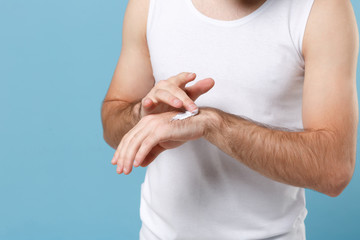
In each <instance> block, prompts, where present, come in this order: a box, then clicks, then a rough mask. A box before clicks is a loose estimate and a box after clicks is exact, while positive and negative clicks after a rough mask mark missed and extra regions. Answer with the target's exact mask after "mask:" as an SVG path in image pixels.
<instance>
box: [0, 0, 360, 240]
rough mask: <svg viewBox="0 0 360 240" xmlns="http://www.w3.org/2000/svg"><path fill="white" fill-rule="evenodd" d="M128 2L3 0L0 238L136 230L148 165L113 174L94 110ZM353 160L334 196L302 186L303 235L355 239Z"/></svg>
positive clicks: (358, 235)
mask: <svg viewBox="0 0 360 240" xmlns="http://www.w3.org/2000/svg"><path fill="white" fill-rule="evenodd" d="M352 3H353V6H354V10H355V13H356V15H357V19H358V24H359V25H360V22H359V20H360V3H359V1H355V0H353V1H352ZM126 5H127V1H125V0H108V1H100V0H86V1H85V0H77V1H70V0H62V1H50V0H32V1H29V0H6V1H5V0H0V43H1V44H0V109H1V115H0V146H1V147H0V239H6V240H13V239H22V240H24V239H87V240H90V239H137V238H138V232H139V229H140V226H141V222H140V218H139V204H140V184H141V183H142V182H143V178H144V174H145V169H144V168H137V169H135V171H134V172H133V173H131V174H130V175H128V176H125V175H123V174H122V175H120V176H119V175H117V174H116V172H115V167H114V166H112V165H111V164H110V160H111V157H112V154H113V150H112V149H111V148H110V147H109V146H107V145H106V144H105V142H104V141H103V138H102V126H101V118H100V107H101V102H102V100H103V98H104V96H105V93H106V91H107V88H108V86H109V83H110V80H111V77H112V74H113V71H114V69H115V65H116V62H117V60H118V56H119V54H120V49H121V31H122V20H123V16H124V12H125V8H126ZM358 69H359V68H358ZM357 74H358V76H360V72H359V71H358V73H357ZM358 80H359V78H358ZM358 85H359V82H358ZM359 144H360V142H359V140H358V147H359ZM358 165H359V159H357V167H356V170H355V173H354V176H353V179H352V182H351V183H350V185H349V186H348V187H347V188H346V189H345V191H344V192H343V193H342V194H341V195H340V196H339V197H337V198H330V197H327V196H325V195H322V194H319V193H316V192H314V191H307V206H308V210H309V214H308V217H307V219H306V225H307V237H308V239H309V240H315V239H327V240H332V239H347V240H351V239H360V220H359V216H360V201H359V199H360V176H359V167H358Z"/></svg>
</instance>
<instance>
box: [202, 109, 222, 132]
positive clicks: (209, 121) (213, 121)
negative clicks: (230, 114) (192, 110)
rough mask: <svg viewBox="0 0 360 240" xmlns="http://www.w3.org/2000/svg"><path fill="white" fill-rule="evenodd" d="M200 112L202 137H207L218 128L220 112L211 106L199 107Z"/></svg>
mask: <svg viewBox="0 0 360 240" xmlns="http://www.w3.org/2000/svg"><path fill="white" fill-rule="evenodd" d="M199 110H200V114H201V115H202V116H203V119H202V123H203V124H204V125H203V128H204V133H203V137H204V138H205V139H209V138H210V137H211V136H212V135H213V134H214V133H215V132H217V131H218V130H219V129H220V125H221V122H222V120H221V119H222V118H221V115H220V112H219V111H217V109H215V108H211V107H200V108H199Z"/></svg>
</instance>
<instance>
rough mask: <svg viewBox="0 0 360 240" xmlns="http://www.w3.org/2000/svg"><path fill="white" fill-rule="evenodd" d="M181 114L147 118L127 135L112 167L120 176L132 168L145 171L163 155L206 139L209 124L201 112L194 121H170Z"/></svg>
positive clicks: (191, 119)
mask: <svg viewBox="0 0 360 240" xmlns="http://www.w3.org/2000/svg"><path fill="white" fill-rule="evenodd" d="M178 113H179V112H177V111H172V112H165V113H159V114H151V115H148V116H145V117H143V118H142V119H141V120H140V121H139V122H138V124H137V125H136V126H135V127H134V128H132V129H131V130H130V131H129V132H128V133H127V134H126V135H124V137H123V138H122V140H121V142H120V144H119V146H118V148H117V149H116V151H115V154H114V157H113V159H112V161H111V163H112V164H113V165H115V164H117V169H116V171H117V173H119V174H121V173H124V174H126V175H127V174H129V173H130V172H131V170H132V166H133V165H134V166H135V167H138V166H140V165H141V166H142V167H145V166H147V165H149V163H151V162H152V161H153V160H154V159H155V158H156V157H157V156H158V155H159V154H160V153H161V152H163V151H165V150H167V149H171V148H175V147H178V146H180V145H182V144H184V143H185V142H186V141H189V140H194V139H198V138H201V137H202V136H203V135H204V132H205V129H206V120H205V116H204V114H202V113H201V110H200V112H199V114H197V115H195V116H193V117H190V118H187V119H184V120H174V121H171V119H172V118H173V117H174V116H175V115H176V114H178ZM134 161H135V162H134Z"/></svg>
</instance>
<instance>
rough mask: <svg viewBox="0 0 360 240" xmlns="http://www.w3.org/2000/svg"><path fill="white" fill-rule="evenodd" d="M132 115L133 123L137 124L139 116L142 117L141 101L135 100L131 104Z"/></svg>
mask: <svg viewBox="0 0 360 240" xmlns="http://www.w3.org/2000/svg"><path fill="white" fill-rule="evenodd" d="M132 113H133V116H134V124H137V123H138V122H139V121H140V120H141V118H142V114H141V101H140V102H137V103H135V104H134V105H133V111H132Z"/></svg>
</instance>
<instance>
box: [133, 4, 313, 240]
mask: <svg viewBox="0 0 360 240" xmlns="http://www.w3.org/2000/svg"><path fill="white" fill-rule="evenodd" d="M313 1H314V0H267V1H266V2H265V3H264V4H263V5H262V6H260V7H259V8H258V9H257V10H255V11H254V12H252V13H251V14H249V15H247V16H245V17H243V18H240V19H237V20H233V21H223V20H216V19H213V18H210V17H207V16H205V15H203V14H202V13H201V12H199V11H198V10H197V9H196V8H195V7H194V5H193V3H192V1H191V0H150V7H149V15H148V22H147V41H148V46H149V52H150V57H151V64H152V68H153V73H154V77H155V81H156V82H157V81H159V80H164V79H168V78H169V77H171V76H174V75H176V74H178V73H180V72H195V73H196V74H197V79H198V80H200V79H203V78H206V77H211V78H213V79H214V80H215V86H214V87H213V88H212V89H211V90H210V91H209V92H208V93H206V94H204V95H202V96H200V97H199V98H198V100H197V101H196V104H197V105H198V106H200V107H201V106H209V107H214V108H218V109H221V110H223V111H225V112H228V113H232V114H236V115H240V116H245V117H247V118H250V119H252V120H255V121H258V122H262V123H265V124H270V125H272V126H278V127H285V128H291V129H303V125H302V89H303V80H304V58H303V56H302V41H303V36H304V31H305V26H306V22H307V19H308V16H309V14H310V10H311V7H312V4H313ZM195 81H196V80H195ZM306 214H307V210H306V207H305V192H304V189H303V188H298V187H294V186H290V185H286V184H282V183H279V182H276V181H273V180H271V179H269V178H266V177H264V176H262V175H261V174H259V173H257V172H255V171H253V170H251V169H250V168H248V167H247V166H245V165H244V164H242V163H240V162H239V161H238V160H236V159H234V158H232V157H230V156H228V155H227V154H225V153H224V152H222V151H221V150H219V149H218V148H217V147H216V146H214V145H212V144H211V143H209V142H208V141H206V140H205V139H203V138H200V139H197V140H193V141H189V142H187V143H185V144H183V145H182V146H180V147H178V148H175V149H171V150H167V151H165V152H163V153H161V154H160V155H159V156H158V157H157V158H156V159H155V160H154V161H153V162H152V163H151V164H150V165H149V166H148V168H147V170H146V175H145V180H144V182H143V183H142V185H141V203H140V217H141V220H142V228H141V230H140V239H142V240H153V239H165V240H171V239H197V240H203V239H204V240H205V239H217V240H228V239H267V238H269V239H270V238H271V239H303V238H302V237H301V238H300V237H294V236H295V235H293V234H292V233H294V231H299V229H300V226H301V225H302V224H303V221H304V219H305V217H306ZM290 234H292V235H291V236H290ZM304 234H305V233H304V230H303V231H302V232H301V233H300V234H299V236H300V235H301V236H304ZM281 236H282V237H281Z"/></svg>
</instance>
